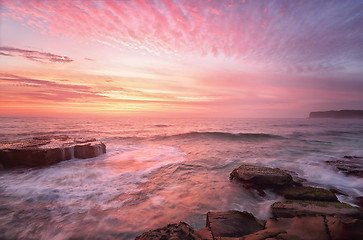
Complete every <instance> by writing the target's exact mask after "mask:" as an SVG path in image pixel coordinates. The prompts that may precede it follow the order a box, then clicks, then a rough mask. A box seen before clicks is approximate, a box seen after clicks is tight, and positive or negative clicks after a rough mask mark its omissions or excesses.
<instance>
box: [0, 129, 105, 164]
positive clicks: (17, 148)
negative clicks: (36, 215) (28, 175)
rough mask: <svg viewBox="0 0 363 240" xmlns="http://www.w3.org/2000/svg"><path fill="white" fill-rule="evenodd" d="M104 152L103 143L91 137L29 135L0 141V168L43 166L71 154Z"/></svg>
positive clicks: (77, 156) (69, 156)
mask: <svg viewBox="0 0 363 240" xmlns="http://www.w3.org/2000/svg"><path fill="white" fill-rule="evenodd" d="M103 153H106V145H105V144H104V143H102V142H100V141H97V140H96V139H94V138H87V139H86V138H70V137H68V136H66V135H56V136H43V137H33V138H32V139H29V140H22V141H17V142H11V143H2V144H0V169H1V168H4V169H11V168H20V167H25V168H31V167H43V166H48V165H51V164H55V163H58V162H61V161H65V160H70V159H72V158H80V159H86V158H92V157H97V156H99V155H101V154H103Z"/></svg>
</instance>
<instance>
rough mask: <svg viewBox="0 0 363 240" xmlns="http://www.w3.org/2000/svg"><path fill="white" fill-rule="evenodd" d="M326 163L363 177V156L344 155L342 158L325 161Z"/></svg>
mask: <svg viewBox="0 0 363 240" xmlns="http://www.w3.org/2000/svg"><path fill="white" fill-rule="evenodd" d="M325 163H326V164H328V165H330V166H333V167H335V168H336V169H337V170H338V171H340V172H342V173H344V174H346V175H352V176H356V177H363V158H362V157H357V156H344V158H343V159H340V160H332V161H325Z"/></svg>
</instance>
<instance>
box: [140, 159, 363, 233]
mask: <svg viewBox="0 0 363 240" xmlns="http://www.w3.org/2000/svg"><path fill="white" fill-rule="evenodd" d="M230 179H231V180H234V181H237V182H239V183H241V184H242V186H243V187H245V188H253V189H256V190H257V191H259V192H260V193H261V192H262V193H263V190H266V189H269V190H272V191H274V192H275V193H276V194H279V195H281V196H282V197H284V198H285V199H286V200H285V201H282V202H275V203H273V204H272V205H271V211H272V214H273V218H270V219H268V220H267V221H264V220H260V219H257V218H255V217H254V216H253V215H252V214H251V213H248V212H239V211H234V210H231V211H226V212H208V213H207V219H206V227H205V228H203V229H199V230H194V229H192V228H191V227H190V226H189V225H188V224H186V223H184V222H180V223H179V224H169V225H168V226H166V227H164V228H159V229H156V230H153V231H149V232H146V233H143V234H142V235H140V236H139V237H136V240H146V239H154V240H156V239H160V240H161V239H181V240H182V239H188V240H202V239H205V240H264V239H266V240H267V239H269V240H273V239H275V240H354V239H357V240H358V239H363V215H362V212H361V211H360V210H359V208H357V207H353V206H351V205H349V204H346V203H341V202H339V201H338V199H337V197H336V195H335V193H334V192H332V191H330V190H327V189H323V188H315V187H311V186H302V184H301V183H297V182H294V181H293V178H292V176H291V175H290V174H289V173H288V172H287V171H284V170H281V169H277V168H269V167H263V166H255V165H249V164H243V165H241V166H240V167H238V168H236V169H234V170H233V171H232V173H231V175H230ZM358 200H360V199H358ZM241 201H243V200H241Z"/></svg>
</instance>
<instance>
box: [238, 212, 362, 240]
mask: <svg viewBox="0 0 363 240" xmlns="http://www.w3.org/2000/svg"><path fill="white" fill-rule="evenodd" d="M362 229H363V225H362V220H358V219H352V218H347V217H344V218H341V217H332V216H325V215H322V216H299V217H293V218H277V219H269V220H268V221H267V223H266V230H265V232H267V233H270V234H271V235H272V234H273V233H276V235H275V236H271V237H273V238H274V239H302V240H305V239H306V240H309V239H310V240H324V239H326V240H338V239H341V240H348V239H363V238H362V233H363V232H362ZM281 230H284V231H285V233H284V232H280V233H279V231H281ZM261 232H262V231H261ZM258 233H259V232H257V233H255V235H261V234H258ZM249 236H252V234H251V235H249ZM249 236H246V237H245V238H244V239H246V240H252V239H255V240H257V239H265V238H248V237H249Z"/></svg>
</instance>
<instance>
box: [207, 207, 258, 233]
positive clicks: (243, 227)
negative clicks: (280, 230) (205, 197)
mask: <svg viewBox="0 0 363 240" xmlns="http://www.w3.org/2000/svg"><path fill="white" fill-rule="evenodd" d="M206 226H207V227H208V228H210V230H211V232H212V236H213V238H214V239H219V238H223V237H242V236H244V235H247V234H251V233H254V232H257V231H259V230H262V229H263V228H264V227H263V223H262V222H261V221H259V220H257V219H256V218H255V217H254V216H253V215H252V214H251V213H248V212H239V211H226V212H208V213H207V225H206Z"/></svg>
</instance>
